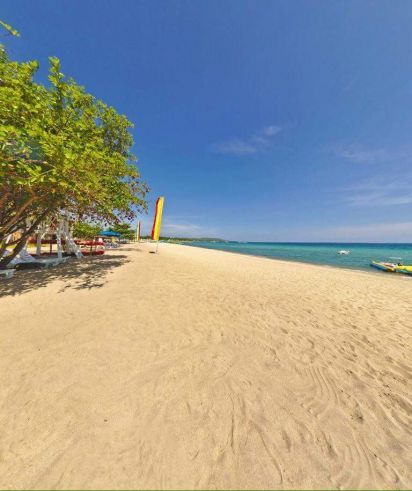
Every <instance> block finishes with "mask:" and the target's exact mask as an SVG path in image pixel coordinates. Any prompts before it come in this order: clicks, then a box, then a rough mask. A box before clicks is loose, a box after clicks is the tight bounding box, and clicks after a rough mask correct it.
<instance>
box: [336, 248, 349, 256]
mask: <svg viewBox="0 0 412 491" xmlns="http://www.w3.org/2000/svg"><path fill="white" fill-rule="evenodd" d="M338 254H340V255H341V256H347V255H348V254H350V251H346V250H345V249H342V250H340V251H338Z"/></svg>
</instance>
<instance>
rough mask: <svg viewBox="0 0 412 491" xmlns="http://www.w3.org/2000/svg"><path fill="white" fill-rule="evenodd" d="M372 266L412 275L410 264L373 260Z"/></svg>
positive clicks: (390, 271) (389, 271)
mask: <svg viewBox="0 0 412 491" xmlns="http://www.w3.org/2000/svg"><path fill="white" fill-rule="evenodd" d="M371 266H372V268H376V269H379V270H381V271H386V272H387V273H402V274H407V275H411V276H412V266H410V265H405V264H401V263H398V264H396V263H386V262H380V261H372V262H371Z"/></svg>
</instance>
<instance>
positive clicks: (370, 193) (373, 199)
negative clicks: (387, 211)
mask: <svg viewBox="0 0 412 491" xmlns="http://www.w3.org/2000/svg"><path fill="white" fill-rule="evenodd" d="M343 191H344V192H345V193H346V196H345V201H346V202H347V203H348V204H349V205H350V206H355V207H363V206H374V207H376V206H396V205H407V204H411V203H412V175H407V174H406V175H405V174H403V175H400V176H399V177H398V178H394V177H393V176H391V177H386V176H375V177H373V178H371V179H367V180H364V181H361V182H358V183H356V184H354V185H352V186H349V187H347V188H345V189H344V190H343Z"/></svg>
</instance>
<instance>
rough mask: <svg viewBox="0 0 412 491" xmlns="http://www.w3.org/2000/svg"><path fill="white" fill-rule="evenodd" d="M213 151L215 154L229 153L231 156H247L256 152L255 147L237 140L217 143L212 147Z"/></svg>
mask: <svg viewBox="0 0 412 491" xmlns="http://www.w3.org/2000/svg"><path fill="white" fill-rule="evenodd" d="M214 150H215V151H216V152H217V153H231V154H233V155H248V154H251V153H256V152H257V151H258V150H257V145H253V144H251V143H246V142H244V141H242V140H237V139H236V140H229V141H226V142H222V143H218V144H216V145H214Z"/></svg>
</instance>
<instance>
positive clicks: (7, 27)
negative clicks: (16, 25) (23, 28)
mask: <svg viewBox="0 0 412 491" xmlns="http://www.w3.org/2000/svg"><path fill="white" fill-rule="evenodd" d="M0 26H1V27H3V29H5V30H6V31H7V32H8V33H9V34H11V35H12V36H16V37H20V33H19V32H18V31H16V29H13V27H11V26H10V25H9V24H6V23H5V22H3V21H2V20H0Z"/></svg>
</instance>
